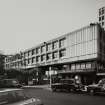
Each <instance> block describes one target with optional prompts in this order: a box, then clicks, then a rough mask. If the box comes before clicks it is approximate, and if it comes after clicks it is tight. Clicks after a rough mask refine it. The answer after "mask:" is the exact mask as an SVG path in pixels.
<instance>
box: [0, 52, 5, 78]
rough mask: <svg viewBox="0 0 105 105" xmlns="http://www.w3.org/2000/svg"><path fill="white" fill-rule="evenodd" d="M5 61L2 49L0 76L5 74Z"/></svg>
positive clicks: (0, 53)
mask: <svg viewBox="0 0 105 105" xmlns="http://www.w3.org/2000/svg"><path fill="white" fill-rule="evenodd" d="M4 61H5V55H4V54H3V52H2V51H0V77H2V76H3V75H4V65H5V64H4Z"/></svg>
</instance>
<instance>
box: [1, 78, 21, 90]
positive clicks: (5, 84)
mask: <svg viewBox="0 0 105 105" xmlns="http://www.w3.org/2000/svg"><path fill="white" fill-rule="evenodd" d="M0 87H1V88H11V87H15V88H20V87H22V85H21V84H20V83H19V81H18V80H17V79H3V80H0Z"/></svg>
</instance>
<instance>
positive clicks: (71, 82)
mask: <svg viewBox="0 0 105 105" xmlns="http://www.w3.org/2000/svg"><path fill="white" fill-rule="evenodd" d="M60 82H61V83H68V84H73V83H74V80H61V81H60Z"/></svg>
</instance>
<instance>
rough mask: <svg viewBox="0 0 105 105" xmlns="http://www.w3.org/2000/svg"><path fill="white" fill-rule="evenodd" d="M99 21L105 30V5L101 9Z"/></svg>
mask: <svg viewBox="0 0 105 105" xmlns="http://www.w3.org/2000/svg"><path fill="white" fill-rule="evenodd" d="M99 23H100V25H101V26H102V27H103V28H104V30H105V7H102V8H100V9H99Z"/></svg>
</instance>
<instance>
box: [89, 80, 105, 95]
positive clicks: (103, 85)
mask: <svg viewBox="0 0 105 105" xmlns="http://www.w3.org/2000/svg"><path fill="white" fill-rule="evenodd" d="M87 92H88V93H90V94H91V95H94V94H96V93H105V79H101V80H100V81H99V82H98V84H92V85H89V86H87Z"/></svg>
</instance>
